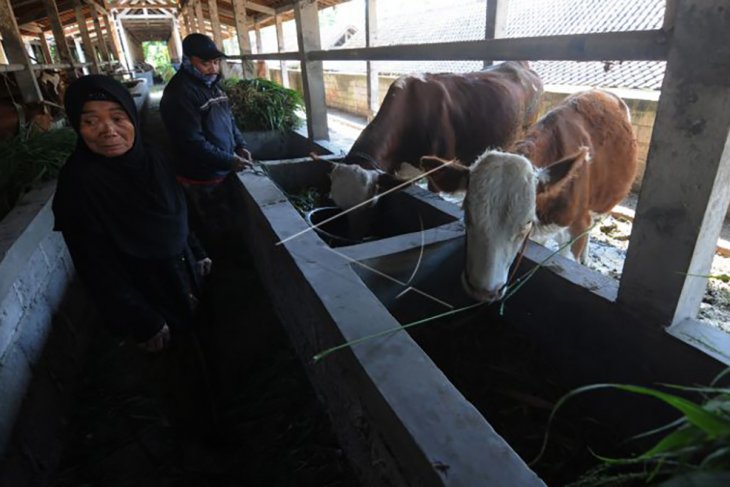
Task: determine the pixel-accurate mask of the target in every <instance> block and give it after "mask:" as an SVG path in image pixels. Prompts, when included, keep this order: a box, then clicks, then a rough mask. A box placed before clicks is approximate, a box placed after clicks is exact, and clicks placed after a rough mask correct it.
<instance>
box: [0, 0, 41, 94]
mask: <svg viewBox="0 0 730 487" xmlns="http://www.w3.org/2000/svg"><path fill="white" fill-rule="evenodd" d="M0 34H1V35H2V38H3V47H4V49H5V54H6V56H7V58H8V62H9V63H10V64H19V65H21V66H23V69H22V70H20V71H14V76H15V81H16V83H17V84H18V88H19V89H20V94H21V96H22V97H23V101H24V102H26V103H32V102H39V101H41V100H42V99H43V97H42V96H41V90H40V88H39V87H38V82H37V81H36V79H35V74H33V70H32V68H31V65H30V58H29V57H28V52H27V51H26V50H25V48H24V47H23V41H22V38H21V36H20V30H19V29H18V23H17V21H16V20H15V15H14V14H13V7H12V6H11V5H10V0H0Z"/></svg>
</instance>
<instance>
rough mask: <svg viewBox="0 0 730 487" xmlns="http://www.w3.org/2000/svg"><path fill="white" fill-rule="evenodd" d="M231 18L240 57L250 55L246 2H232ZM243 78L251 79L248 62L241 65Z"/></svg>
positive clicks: (240, 0)
mask: <svg viewBox="0 0 730 487" xmlns="http://www.w3.org/2000/svg"><path fill="white" fill-rule="evenodd" d="M232 2H233V16H234V18H235V21H236V38H237V39H238V49H239V50H240V52H241V55H242V56H245V55H247V54H251V41H250V39H249V38H248V25H247V24H248V21H247V18H246V5H247V3H248V2H246V1H244V0H232ZM241 69H242V70H243V77H244V78H253V69H252V66H251V63H250V62H247V61H246V60H244V61H243V64H242V65H241Z"/></svg>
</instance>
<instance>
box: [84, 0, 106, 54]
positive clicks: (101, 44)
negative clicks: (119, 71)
mask: <svg viewBox="0 0 730 487" xmlns="http://www.w3.org/2000/svg"><path fill="white" fill-rule="evenodd" d="M87 3H89V2H87ZM91 5H96V4H95V3H93V2H91ZM89 10H90V11H91V19H92V21H93V22H94V30H95V31H96V45H97V47H98V48H99V52H100V54H101V61H102V63H106V66H107V67H109V68H111V66H110V64H109V63H110V62H111V56H109V48H108V47H107V45H106V41H105V40H104V33H103V32H102V30H101V22H99V12H97V10H96V9H95V8H91V9H89Z"/></svg>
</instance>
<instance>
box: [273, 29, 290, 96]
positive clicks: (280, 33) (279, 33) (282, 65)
mask: <svg viewBox="0 0 730 487" xmlns="http://www.w3.org/2000/svg"><path fill="white" fill-rule="evenodd" d="M274 22H275V25H276V48H277V49H276V50H277V51H278V52H284V50H285V49H286V45H285V42H284V29H283V26H282V25H281V15H275V16H274ZM279 69H280V70H281V84H282V85H283V86H284V87H285V88H289V73H288V72H287V69H286V60H284V59H281V60H280V61H279Z"/></svg>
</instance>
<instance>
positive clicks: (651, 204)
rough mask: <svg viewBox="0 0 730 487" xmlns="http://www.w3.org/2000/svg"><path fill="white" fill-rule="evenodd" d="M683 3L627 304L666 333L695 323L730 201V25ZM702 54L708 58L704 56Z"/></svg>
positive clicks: (633, 245)
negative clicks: (686, 322) (679, 325)
mask: <svg viewBox="0 0 730 487" xmlns="http://www.w3.org/2000/svg"><path fill="white" fill-rule="evenodd" d="M723 10H724V11H725V12H727V2H726V1H725V0H684V1H682V2H678V3H677V12H676V16H675V19H674V30H673V34H672V35H673V38H672V42H671V46H670V48H669V53H668V58H667V69H666V73H665V75H664V84H663V86H662V94H661V97H660V98H659V104H658V107H657V116H656V122H655V124H654V129H653V132H652V138H651V143H650V149H649V154H648V158H647V164H646V172H645V174H644V180H643V182H642V188H641V195H640V198H639V202H638V205H637V208H636V221H635V222H634V226H633V229H632V232H631V240H630V245H629V248H628V253H627V256H626V261H625V263H624V269H623V277H622V279H621V287H620V288H619V296H618V300H619V302H620V303H622V304H625V305H627V306H629V307H631V308H632V309H634V310H636V311H637V312H640V313H641V314H642V316H648V317H650V319H655V320H657V321H658V322H660V323H661V324H663V325H669V324H676V323H680V322H682V321H684V320H685V319H687V318H694V317H695V316H696V313H697V311H698V308H699V304H700V302H701V300H702V296H703V295H704V292H705V287H706V281H707V280H706V279H705V278H702V277H695V276H694V275H706V274H709V269H710V265H711V262H712V258H713V256H714V254H715V245H716V243H717V240H718V236H719V234H720V229H721V225H722V222H723V219H724V217H725V213H726V211H727V208H728V203H729V202H730V85H729V84H728V83H727V80H728V79H730V63H728V62H727V60H728V59H730V17H729V16H728V15H725V14H723ZM698 53H702V54H701V55H698Z"/></svg>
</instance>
